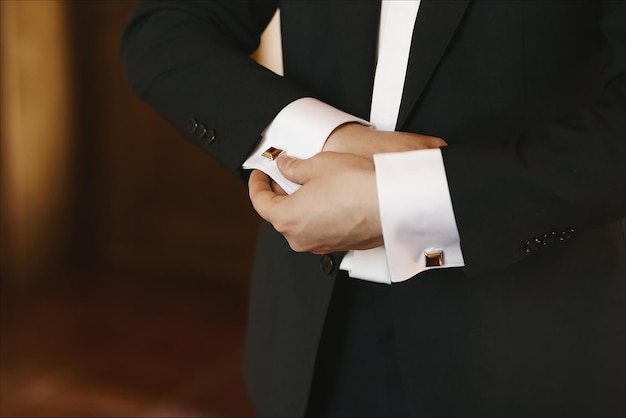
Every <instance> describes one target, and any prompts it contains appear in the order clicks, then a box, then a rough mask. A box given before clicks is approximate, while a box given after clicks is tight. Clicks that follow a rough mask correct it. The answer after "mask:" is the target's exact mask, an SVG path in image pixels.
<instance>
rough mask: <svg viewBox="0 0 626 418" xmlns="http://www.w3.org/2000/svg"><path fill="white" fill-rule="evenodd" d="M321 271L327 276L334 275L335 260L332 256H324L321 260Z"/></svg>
mask: <svg viewBox="0 0 626 418" xmlns="http://www.w3.org/2000/svg"><path fill="white" fill-rule="evenodd" d="M320 270H322V273H324V274H326V275H331V274H332V273H333V271H334V270H335V260H333V257H332V256H331V255H328V254H324V255H323V256H322V257H321V258H320Z"/></svg>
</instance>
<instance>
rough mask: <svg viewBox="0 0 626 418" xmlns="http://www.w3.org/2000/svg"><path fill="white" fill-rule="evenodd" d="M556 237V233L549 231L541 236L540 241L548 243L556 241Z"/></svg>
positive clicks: (544, 243) (557, 237)
mask: <svg viewBox="0 0 626 418" xmlns="http://www.w3.org/2000/svg"><path fill="white" fill-rule="evenodd" d="M558 239H559V236H558V235H557V233H556V232H550V233H548V234H545V235H544V236H543V238H542V239H541V242H542V244H543V245H550V244H552V243H553V242H555V241H557V240H558Z"/></svg>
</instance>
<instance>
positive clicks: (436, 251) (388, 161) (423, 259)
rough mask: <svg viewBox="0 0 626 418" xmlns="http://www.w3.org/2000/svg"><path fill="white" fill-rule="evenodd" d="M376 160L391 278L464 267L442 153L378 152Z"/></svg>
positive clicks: (381, 213)
mask: <svg viewBox="0 0 626 418" xmlns="http://www.w3.org/2000/svg"><path fill="white" fill-rule="evenodd" d="M374 163H375V165H376V183H377V188H378V200H379V205H380V217H381V223H382V229H383V238H384V241H385V249H386V250H387V262H388V265H389V273H390V276H391V281H392V282H401V281H404V280H407V279H409V278H411V277H413V276H415V275H416V274H418V273H421V272H422V271H425V270H428V269H432V268H447V267H462V266H464V265H465V263H464V260H463V254H462V252H461V245H460V237H459V233H458V230H457V226H456V221H455V217H454V211H453V208H452V201H451V198H450V192H449V189H448V182H447V179H446V171H445V167H444V164H443V158H442V156H441V151H440V150H439V149H428V150H418V151H409V152H398V153H385V154H376V155H374Z"/></svg>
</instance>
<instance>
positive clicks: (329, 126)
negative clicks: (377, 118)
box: [243, 97, 369, 194]
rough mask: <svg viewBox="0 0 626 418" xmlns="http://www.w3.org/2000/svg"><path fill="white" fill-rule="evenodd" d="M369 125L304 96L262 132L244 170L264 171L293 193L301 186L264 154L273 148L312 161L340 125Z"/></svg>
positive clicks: (279, 114)
mask: <svg viewBox="0 0 626 418" xmlns="http://www.w3.org/2000/svg"><path fill="white" fill-rule="evenodd" d="M348 122H357V123H362V124H364V125H369V123H368V122H367V121H365V120H363V119H360V118H357V117H356V116H353V115H350V114H349V113H346V112H343V111H341V110H339V109H336V108H334V107H332V106H330V105H328V104H326V103H324V102H321V101H319V100H317V99H314V98H311V97H304V98H301V99H298V100H296V101H294V102H291V103H290V104H288V105H287V106H285V107H284V108H283V109H282V110H281V111H280V113H278V115H276V118H274V120H273V121H272V123H270V125H269V126H268V127H267V128H266V129H265V131H263V134H262V139H261V141H260V143H259V144H258V146H257V147H256V148H255V149H254V151H252V154H250V156H249V157H248V159H247V160H246V161H245V162H244V163H243V168H245V169H257V170H261V171H263V172H264V173H266V174H267V175H268V176H270V177H271V178H272V179H273V180H274V181H275V182H276V183H278V185H279V186H280V187H282V189H283V190H284V191H285V192H287V193H289V194H291V193H293V192H295V191H296V190H298V189H299V188H300V185H299V184H296V183H293V182H291V181H289V180H287V179H286V178H285V177H284V176H283V175H282V174H281V173H280V171H278V168H277V167H276V161H275V160H272V159H270V158H266V157H264V156H263V155H262V154H263V152H265V151H266V150H267V149H268V148H270V147H274V148H278V149H279V150H282V151H283V152H284V153H285V154H289V155H291V156H294V157H296V158H300V159H305V158H310V157H312V156H314V155H315V154H317V153H318V152H320V151H322V148H323V147H324V144H325V143H326V140H327V139H328V137H329V135H330V134H331V133H332V132H333V131H334V130H335V128H337V127H338V126H339V125H342V124H344V123H348Z"/></svg>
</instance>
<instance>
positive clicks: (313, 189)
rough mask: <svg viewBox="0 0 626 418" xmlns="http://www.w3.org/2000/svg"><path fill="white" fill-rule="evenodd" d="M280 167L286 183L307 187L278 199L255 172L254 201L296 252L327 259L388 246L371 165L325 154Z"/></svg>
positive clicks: (280, 162) (252, 183)
mask: <svg viewBox="0 0 626 418" xmlns="http://www.w3.org/2000/svg"><path fill="white" fill-rule="evenodd" d="M276 162H277V164H278V168H279V169H280V171H281V172H282V173H283V175H284V176H285V177H287V178H288V179H289V180H291V181H293V182H295V183H299V184H302V185H303V186H302V187H301V188H300V189H299V190H298V191H296V192H295V193H293V194H292V195H285V194H282V193H277V191H276V189H275V188H273V187H272V181H271V179H270V178H269V177H268V176H267V175H266V174H264V173H263V172H261V171H258V170H254V171H253V172H252V174H251V175H250V180H249V184H248V185H249V192H250V200H251V201H252V205H253V206H254V208H255V210H256V211H257V212H258V213H259V215H261V217H262V218H264V219H265V220H266V221H268V222H270V223H271V224H272V225H273V226H274V228H275V229H276V230H277V231H278V232H280V233H281V234H283V236H285V238H287V241H288V242H289V245H290V246H291V248H292V249H293V250H295V251H299V252H304V251H309V252H313V253H316V254H324V253H329V252H333V251H348V250H358V249H368V248H374V247H378V246H380V245H382V244H383V238H382V228H381V224H380V215H379V208H378V196H377V192H376V174H375V172H374V164H373V162H372V161H371V160H369V159H366V158H363V157H359V156H356V155H353V154H341V153H335V152H322V153H319V154H317V155H315V156H314V157H312V158H309V159H306V160H298V159H295V158H293V157H289V156H282V157H279V158H278V160H277V161H276Z"/></svg>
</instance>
